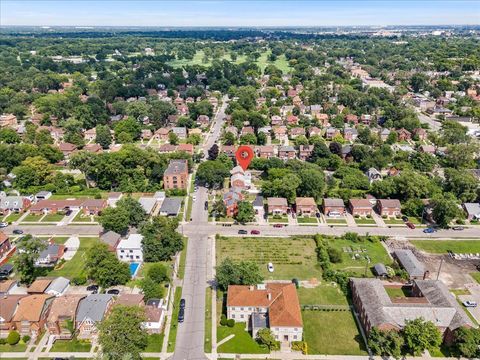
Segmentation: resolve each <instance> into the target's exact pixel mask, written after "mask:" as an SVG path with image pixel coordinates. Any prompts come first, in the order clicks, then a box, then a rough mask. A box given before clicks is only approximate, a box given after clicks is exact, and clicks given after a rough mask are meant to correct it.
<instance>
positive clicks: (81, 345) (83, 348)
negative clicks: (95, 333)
mask: <svg viewBox="0 0 480 360" xmlns="http://www.w3.org/2000/svg"><path fill="white" fill-rule="evenodd" d="M91 348H92V344H91V342H90V341H88V340H77V339H72V340H57V341H55V342H54V343H53V346H52V348H51V350H50V351H51V352H89V351H90V349H91Z"/></svg>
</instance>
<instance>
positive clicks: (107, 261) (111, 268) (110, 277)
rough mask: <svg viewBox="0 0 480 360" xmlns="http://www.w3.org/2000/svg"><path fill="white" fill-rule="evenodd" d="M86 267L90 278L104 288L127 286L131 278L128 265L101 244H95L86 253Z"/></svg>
mask: <svg viewBox="0 0 480 360" xmlns="http://www.w3.org/2000/svg"><path fill="white" fill-rule="evenodd" d="M84 265H85V270H86V273H87V276H88V278H89V279H91V280H93V281H95V282H96V283H97V284H98V285H100V286H101V287H103V288H108V287H110V286H115V285H125V284H126V283H127V281H129V280H130V278H131V276H130V269H129V267H128V264H127V263H125V262H123V261H120V260H118V259H117V257H116V256H115V254H114V253H112V252H111V251H110V250H109V249H108V246H107V245H106V244H104V243H101V242H97V243H95V244H93V245H92V246H91V247H90V248H89V249H88V250H87V251H86V259H85V264H84Z"/></svg>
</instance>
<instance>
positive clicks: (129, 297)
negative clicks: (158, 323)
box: [115, 294, 144, 306]
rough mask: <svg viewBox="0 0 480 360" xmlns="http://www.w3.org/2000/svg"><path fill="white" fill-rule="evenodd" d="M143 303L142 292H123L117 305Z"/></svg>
mask: <svg viewBox="0 0 480 360" xmlns="http://www.w3.org/2000/svg"><path fill="white" fill-rule="evenodd" d="M143 304H144V303H143V295H142V294H121V295H120V296H119V297H118V298H117V301H116V302H115V305H125V306H138V305H143Z"/></svg>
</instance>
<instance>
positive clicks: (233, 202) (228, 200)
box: [223, 188, 243, 217]
mask: <svg viewBox="0 0 480 360" xmlns="http://www.w3.org/2000/svg"><path fill="white" fill-rule="evenodd" d="M242 200H243V194H242V192H241V189H239V188H230V190H229V191H228V192H227V193H225V194H224V195H223V203H224V204H225V207H226V209H227V211H226V215H227V217H233V216H235V215H236V214H237V211H238V202H239V201H242Z"/></svg>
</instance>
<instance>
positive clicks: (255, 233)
mask: <svg viewBox="0 0 480 360" xmlns="http://www.w3.org/2000/svg"><path fill="white" fill-rule="evenodd" d="M250 234H252V235H259V234H260V230H252V231H250Z"/></svg>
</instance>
